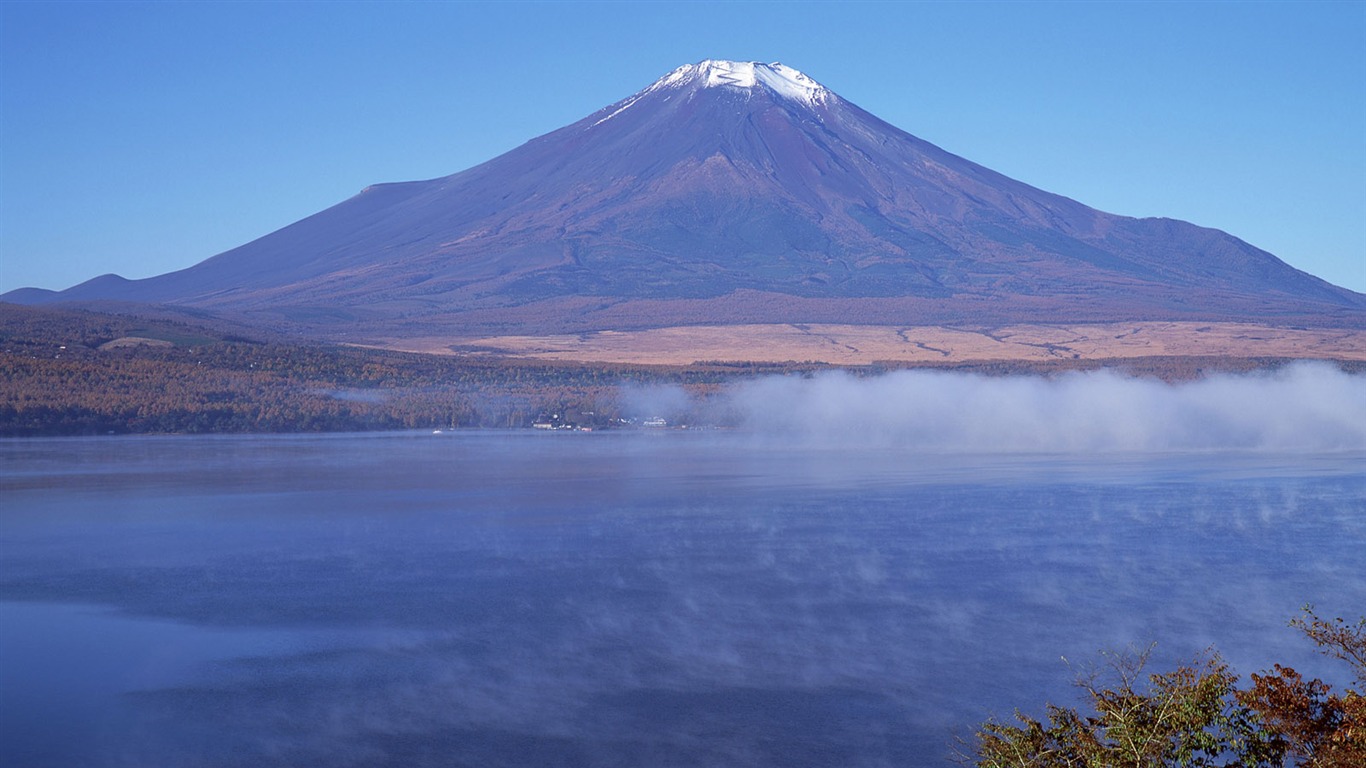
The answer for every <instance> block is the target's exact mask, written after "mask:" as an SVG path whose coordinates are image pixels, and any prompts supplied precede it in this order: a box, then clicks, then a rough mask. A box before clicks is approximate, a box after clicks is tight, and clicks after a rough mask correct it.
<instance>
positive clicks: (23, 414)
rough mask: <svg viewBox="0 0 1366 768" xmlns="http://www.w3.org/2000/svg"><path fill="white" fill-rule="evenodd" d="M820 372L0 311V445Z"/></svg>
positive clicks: (553, 408) (418, 425)
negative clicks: (371, 344)
mask: <svg viewBox="0 0 1366 768" xmlns="http://www.w3.org/2000/svg"><path fill="white" fill-rule="evenodd" d="M1286 362H1288V361H1287V360H1283V359H1277V358H1253V359H1243V358H1236V359H1233V358H1190V357H1184V358H1177V357H1152V358H1135V359H1125V360H1060V361H1057V362H1049V363H1039V362H1019V361H981V362H970V363H957V364H933V365H930V364H920V365H907V364H882V365H876V364H875V365H870V366H860V367H855V368H846V370H848V371H850V372H851V373H853V374H854V375H860V376H871V375H877V374H879V373H883V372H886V371H888V370H891V369H892V368H907V367H919V368H935V369H944V370H956V371H965V372H975V373H980V374H983V375H1007V374H1020V373H1033V374H1043V375H1052V374H1056V373H1059V372H1062V371H1067V370H1084V369H1093V368H1098V367H1104V366H1108V367H1114V368H1118V369H1121V370H1123V371H1126V372H1128V373H1130V374H1132V375H1138V376H1149V377H1155V378H1160V379H1164V380H1167V381H1176V380H1188V379H1192V378H1196V377H1199V376H1201V375H1204V374H1206V373H1208V372H1212V371H1247V370H1252V369H1257V368H1267V367H1274V366H1277V365H1281V364H1284V363H1286ZM832 367H834V366H831V365H828V364H825V363H821V362H811V361H786V362H781V363H718V362H706V361H699V362H697V363H694V364H692V365H687V366H650V365H623V364H601V363H566V362H546V361H537V360H528V359H519V358H510V357H498V356H493V355H488V354H466V355H430V354H417V353H405V352H395V351H388V350H381V349H373V348H365V347H357V346H342V345H329V344H323V343H319V342H311V341H300V340H297V339H288V338H282V337H279V336H274V335H271V334H269V333H267V332H264V331H257V330H256V329H250V328H243V327H240V326H228V325H225V324H223V323H221V322H215V321H213V320H211V319H195V318H192V317H187V316H170V317H168V316H165V315H162V316H151V317H149V316H139V315H128V314H115V313H110V312H93V311H85V310H72V309H51V308H40V307H24V306H18V305H13V304H0V436H6V437H21V436H41V435H102V434H126V433H242V432H330V431H364V430H394V429H449V428H466V427H483V428H519V427H530V426H532V425H534V424H538V423H539V424H541V425H542V426H545V425H552V426H556V427H571V428H572V427H577V428H595V429H601V428H609V427H626V426H629V425H630V421H629V420H630V419H632V418H633V417H636V416H649V415H654V414H630V413H628V412H627V411H626V409H625V406H624V404H623V398H622V392H623V391H624V390H626V389H630V388H641V387H650V386H656V385H659V386H673V387H678V388H680V389H681V390H682V391H684V392H686V393H687V394H688V395H689V396H690V397H692V398H700V399H705V398H706V397H707V396H708V395H710V394H713V393H715V392H717V391H718V390H720V389H721V388H723V387H724V386H725V385H726V384H727V383H729V382H734V381H738V380H741V379H745V378H752V377H755V376H763V375H810V374H812V373H814V372H816V371H820V370H824V369H829V368H832ZM1357 367H1361V366H1357ZM713 426H724V425H713Z"/></svg>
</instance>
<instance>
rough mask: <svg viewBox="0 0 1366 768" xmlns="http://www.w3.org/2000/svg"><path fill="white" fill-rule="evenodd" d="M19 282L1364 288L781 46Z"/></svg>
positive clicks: (475, 300) (852, 292)
mask: <svg viewBox="0 0 1366 768" xmlns="http://www.w3.org/2000/svg"><path fill="white" fill-rule="evenodd" d="M11 297H12V298H13V300H18V301H24V302H29V303H35V302H46V301H88V300H114V301H132V302H158V303H172V304H182V305H189V306H193V307H198V308H204V309H210V310H214V311H218V312H223V313H227V314H231V315H238V316H247V317H253V318H255V319H257V320H258V321H267V322H273V323H276V324H289V325H293V326H296V327H298V328H300V329H302V330H305V331H308V332H315V333H323V334H334V333H348V334H355V333H364V332H367V331H370V330H375V329H383V330H384V332H385V333H390V334H393V333H399V334H402V333H405V332H415V331H418V330H431V329H433V328H435V327H443V328H450V329H465V330H471V329H478V330H480V331H486V330H491V329H492V330H505V331H520V332H531V333H535V332H548V331H563V330H591V329H601V328H614V327H631V328H639V327H650V326H662V325H671V324H689V323H715V322H763V323H794V322H871V323H889V324H894V323H911V322H915V323H927V322H964V321H967V320H985V321H991V322H1004V321H1010V322H1020V321H1050V320H1051V321H1071V322H1076V321H1098V320H1125V319H1134V318H1141V319H1147V320H1161V319H1247V318H1257V319H1267V318H1268V317H1271V318H1282V319H1284V320H1285V321H1287V322H1301V323H1303V322H1318V321H1324V322H1328V323H1330V324H1344V323H1345V324H1347V325H1352V326H1360V325H1363V324H1366V319H1364V318H1366V296H1362V295H1360V294H1356V293H1353V292H1351V291H1347V290H1345V289H1341V288H1337V287H1335V286H1332V285H1330V284H1328V283H1326V282H1324V281H1322V280H1319V279H1317V278H1315V277H1312V276H1310V275H1308V274H1305V273H1303V272H1300V271H1298V270H1295V269H1293V268H1291V267H1289V266H1288V265H1286V264H1284V263H1283V262H1281V261H1280V260H1278V259H1276V258H1275V257H1274V256H1272V255H1271V254H1268V253H1266V252H1264V251H1261V250H1259V249H1257V248H1254V247H1252V246H1250V245H1248V244H1247V243H1244V242H1242V241H1240V240H1238V239H1236V238H1234V237H1231V236H1229V235H1227V234H1224V233H1222V232H1218V231H1215V230H1210V229H1203V228H1200V227H1196V226H1194V225H1191V224H1187V223H1185V222H1179V221H1173V220H1167V219H1133V218H1127V217H1122V216H1115V215H1110V214H1106V213H1101V212H1099V211H1096V210H1093V209H1091V208H1088V207H1086V206H1084V205H1082V204H1080V203H1078V202H1076V201H1073V200H1070V199H1067V198H1065V197H1061V196H1059V195H1054V194H1050V193H1047V192H1044V191H1041V190H1038V189H1035V188H1033V187H1030V186H1028V185H1026V184H1022V183H1020V182H1017V181H1014V180H1011V179H1009V178H1006V177H1004V176H1002V175H1000V174H998V173H995V172H993V171H991V170H989V169H986V168H983V167H981V166H979V165H976V164H974V163H971V162H969V161H967V160H964V159H963V158H960V157H957V156H955V155H952V154H950V153H948V152H945V151H944V150H942V149H939V148H938V147H936V146H934V145H932V144H929V143H928V142H925V141H922V140H920V139H917V138H916V137H914V136H911V135H909V134H907V133H905V132H903V131H901V130H899V129H897V128H895V127H893V126H891V125H888V124H887V123H885V122H883V121H881V120H879V119H877V118H876V117H874V116H872V115H870V114H868V113H867V112H865V111H863V110H862V109H860V108H858V107H857V106H855V105H853V104H851V103H849V102H847V101H845V100H843V99H842V98H840V97H839V96H838V95H837V94H835V93H833V92H831V91H829V90H828V89H826V88H824V87H822V86H821V85H819V84H818V83H816V82H815V81H813V80H811V79H810V78H808V77H806V76H805V75H803V74H801V73H799V72H797V71H796V70H793V69H791V68H788V67H784V66H782V65H778V64H756V63H745V62H725V61H703V62H700V63H698V64H694V65H688V66H684V67H680V68H679V69H677V70H675V71H673V72H672V73H670V74H668V75H666V76H665V77H663V78H661V79H660V80H658V81H656V82H655V83H654V84H653V85H651V86H650V87H648V88H646V89H645V90H643V91H641V92H640V93H637V94H635V95H633V96H631V97H630V98H628V99H625V100H623V101H620V102H617V103H616V104H613V105H610V106H608V107H605V108H603V109H601V110H599V111H598V112H595V113H594V114H592V115H589V116H588V117H586V118H584V119H583V120H580V121H579V122H576V123H574V124H572V125H569V126H566V127H565V128H562V129H560V130H557V131H554V132H552V133H549V134H546V135H545V136H542V137H540V138H537V139H534V140H532V141H530V142H528V143H527V144H525V145H523V146H521V147H519V148H517V149H515V150H513V151H511V152H508V153H506V154H504V155H502V156H500V157H497V158H495V159H493V160H490V161H489V162H487V163H484V164H482V165H479V166H476V167H474V168H471V169H468V170H466V171H462V172H460V173H456V174H454V175H451V176H446V177H443V178H438V179H432V180H428V181H420V182H409V183H400V184H381V185H376V186H373V187H370V188H367V189H366V190H364V191H362V192H361V193H360V194H359V195H357V196H355V197H353V198H351V199H349V200H346V201H344V202H342V203H340V204H338V205H336V206H334V207H332V208H329V209H327V210H325V211H322V212H320V213H318V214H316V215H314V216H311V217H308V218H306V219H303V220H302V221H299V222H297V223H295V224H292V225H290V226H288V227H285V228H284V229H281V230H279V231H277V232H274V233H272V234H269V235H267V236H265V237H262V238H260V239H258V240H256V241H253V242H251V243H248V244H246V245H243V246H241V247H239V248H235V249H233V250H231V251H227V252H225V253H223V254H220V255H218V256H215V257H213V258H211V259H208V260H207V261H204V262H202V263H200V264H198V265H195V266H193V267H190V268H189V269H185V270H182V271H179V272H174V273H170V274H166V275H161V276H158V277H154V278H149V279H146V280H137V281H127V280H123V279H122V278H118V277H117V276H104V277H101V278H96V279H95V280H92V281H89V282H87V283H84V284H82V285H79V286H76V287H74V288H71V289H68V290H67V291H63V292H59V293H54V294H51V295H35V294H34V293H33V292H28V293H19V292H16V294H11Z"/></svg>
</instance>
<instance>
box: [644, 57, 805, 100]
mask: <svg viewBox="0 0 1366 768" xmlns="http://www.w3.org/2000/svg"><path fill="white" fill-rule="evenodd" d="M688 83H698V84H699V85H701V87H703V88H716V87H727V88H757V87H765V88H767V89H768V90H770V91H773V92H774V93H776V94H778V95H779V96H782V97H784V98H788V99H792V100H793V101H799V102H802V103H803V104H807V105H816V104H819V103H821V102H823V101H825V99H826V97H827V96H828V95H829V93H830V92H829V91H827V90H826V89H825V86H823V85H821V84H820V83H818V82H816V81H815V80H812V79H811V78H809V77H807V76H806V75H804V74H802V73H801V72H798V71H797V70H795V69H793V68H792V67H789V66H786V65H783V64H779V63H778V62H776V61H775V62H773V63H771V64H764V63H762V62H758V61H721V60H716V59H707V60H705V61H700V62H698V63H696V64H686V65H684V66H681V67H679V68H678V69H675V70H674V71H672V72H670V73H669V74H667V75H665V76H664V77H662V78H660V79H659V80H657V81H655V84H654V85H652V86H650V87H649V88H648V89H646V90H647V91H653V90H656V89H658V88H671V87H672V88H677V87H680V86H683V85H685V84H688Z"/></svg>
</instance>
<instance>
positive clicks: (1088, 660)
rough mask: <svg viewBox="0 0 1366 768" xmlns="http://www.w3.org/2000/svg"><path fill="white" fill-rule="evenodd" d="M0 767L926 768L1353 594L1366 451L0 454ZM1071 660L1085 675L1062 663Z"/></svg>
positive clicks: (287, 441) (16, 444)
mask: <svg viewBox="0 0 1366 768" xmlns="http://www.w3.org/2000/svg"><path fill="white" fill-rule="evenodd" d="M0 502H2V505H0V763H4V764H6V765H27V766H48V765H50V766H70V765H91V766H124V765H130V766H131V765H194V766H261V765H294V766H301V765H328V766H422V765H433V766H436V765H441V766H446V765H470V766H523V765H540V766H674V765H676V766H694V765H746V766H808V765H809V766H834V765H839V766H865V765H866V766H883V765H900V766H942V765H947V764H949V758H950V755H951V753H952V750H953V744H954V739H955V737H962V736H968V735H970V734H971V732H972V729H973V726H974V725H975V724H976V723H979V722H980V721H981V720H983V719H984V718H986V717H988V716H989V715H992V714H997V715H1001V716H1009V714H1010V713H1011V711H1012V710H1013V709H1014V708H1015V707H1017V706H1018V707H1020V708H1022V709H1025V710H1027V711H1031V712H1036V713H1037V712H1039V711H1040V708H1041V705H1042V703H1043V702H1044V701H1045V700H1053V701H1058V702H1062V703H1075V700H1074V699H1073V689H1072V687H1071V681H1072V680H1073V679H1074V678H1075V677H1076V676H1077V675H1078V674H1079V673H1081V672H1083V671H1084V670H1085V669H1086V668H1088V667H1089V665H1090V664H1092V663H1093V662H1095V661H1096V660H1097V659H1098V656H1097V652H1098V651H1101V650H1105V649H1112V650H1113V649H1123V648H1125V647H1128V646H1131V645H1138V646H1140V647H1141V646H1146V645H1147V644H1148V643H1154V642H1155V643H1157V648H1156V651H1155V657H1156V661H1157V663H1158V664H1159V665H1163V664H1169V663H1171V662H1174V661H1178V660H1184V659H1189V658H1190V657H1192V656H1193V655H1195V654H1196V653H1198V652H1200V651H1201V650H1202V649H1204V648H1206V647H1208V646H1211V645H1214V646H1217V647H1218V649H1219V650H1220V651H1221V652H1222V653H1223V655H1224V656H1225V658H1227V659H1228V660H1229V661H1230V662H1231V663H1232V664H1233V665H1234V667H1235V668H1236V669H1237V670H1238V671H1239V672H1240V673H1242V674H1243V675H1244V676H1246V674H1248V673H1250V672H1254V671H1259V670H1261V669H1263V668H1266V667H1269V666H1270V665H1271V664H1272V663H1273V662H1282V663H1290V664H1291V665H1293V666H1295V667H1297V668H1301V669H1303V670H1305V671H1307V672H1310V673H1312V674H1318V675H1322V676H1325V677H1330V678H1331V677H1333V676H1335V675H1336V677H1337V679H1341V677H1342V675H1341V674H1339V673H1338V671H1337V668H1336V667H1334V666H1333V665H1332V663H1330V662H1328V661H1326V660H1323V659H1321V658H1320V657H1318V656H1316V655H1315V654H1314V653H1313V651H1312V649H1311V648H1310V647H1309V646H1308V643H1307V642H1305V641H1303V640H1302V639H1301V638H1300V637H1298V636H1297V634H1296V633H1295V632H1294V631H1293V630H1291V629H1288V628H1286V626H1285V624H1286V622H1287V621H1288V620H1289V619H1290V618H1292V617H1294V616H1295V615H1297V613H1298V610H1299V608H1300V606H1302V605H1304V604H1306V603H1314V604H1317V605H1318V606H1319V607H1320V608H1321V609H1322V610H1323V611H1324V612H1325V613H1327V614H1331V615H1338V614H1345V615H1348V616H1357V615H1359V614H1360V613H1362V612H1363V606H1366V577H1363V574H1366V454H1363V453H1361V452H1360V451H1346V452H1295V453H1277V452H1272V451H1240V452H1219V451H1186V452H1165V451H1148V452H1123V451H1116V452H1091V453H1088V452H1083V451H1078V452H1073V453H1029V452H1014V453H1000V454H992V453H966V452H963V453H944V452H933V451H916V450H913V449H896V448H894V447H893V448H888V447H886V446H883V447H879V448H868V449H863V450H860V449H858V448H855V447H851V446H850V445H849V444H847V443H845V444H842V445H841V446H840V447H839V448H822V447H819V446H818V445H814V444H811V443H809V442H807V443H803V444H801V445H795V444H794V445H785V444H783V443H782V442H781V441H774V440H760V439H757V438H756V437H755V436H754V435H750V434H746V433H744V432H721V431H710V432H703V431H677V430H655V431H623V432H595V433H591V434H590V433H550V432H543V431H526V432H454V433H451V432H447V433H445V434H431V433H425V432H424V433H386V434H365V435H327V436H243V437H226V436H214V437H191V436H168V437H108V438H69V439H43V440H6V441H0ZM1064 657H1065V659H1066V661H1064Z"/></svg>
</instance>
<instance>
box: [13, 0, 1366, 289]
mask: <svg viewBox="0 0 1366 768" xmlns="http://www.w3.org/2000/svg"><path fill="white" fill-rule="evenodd" d="M704 58H723V59H741V60H762V61H781V62H783V63H785V64H788V65H790V66H793V67H795V68H797V69H799V70H802V71H803V72H805V73H806V74H808V75H810V76H811V77H813V78H815V79H816V80H818V81H820V82H821V83H823V84H824V85H825V86H827V87H829V88H831V89H832V90H834V91H835V92H837V93H839V94H840V95H842V96H844V97H845V98H846V99H849V100H850V101H853V102H854V103H856V104H858V105H860V106H862V107H863V108H865V109H867V110H869V111H870V112H872V113H874V114H876V115H878V116H879V117H882V118H883V119H885V120H887V121H888V122H890V123H892V124H893V125H896V126H898V127H900V128H903V129H904V130H906V131H909V132H910V133H912V134H915V135H917V136H919V137H921V138H923V139H926V140H928V141H931V142H933V143H935V144H938V145H939V146H941V147H943V148H945V149H947V150H949V151H951V152H954V153H956V154H959V155H962V156H963V157H966V158H968V159H970V160H973V161H976V162H978V163H981V164H983V165H986V166H988V167H990V168H993V169H995V170H997V171H1000V172H1002V173H1005V174H1006V175H1008V176H1011V177H1014V178H1016V179H1019V180H1021V181H1024V182H1027V183H1029V184H1032V185H1034V186H1037V187H1040V188H1043V189H1046V190H1048V191H1050V192H1056V193H1059V194H1063V195H1066V196H1068V197H1071V198H1074V199H1076V200H1079V201H1081V202H1083V203H1085V204H1087V205H1090V206H1093V207H1095V208H1099V209H1101V210H1105V211H1109V212H1112V213H1120V214H1125V215H1130V216H1168V217H1172V218H1178V219H1184V220H1187V221H1191V222H1194V223H1196V224H1200V225H1203V226H1209V227H1216V228H1219V229H1223V230H1225V231H1227V232H1230V233H1232V234H1234V235H1236V236H1238V237H1240V238H1242V239H1244V240H1246V241H1248V242H1250V243H1252V244H1253V245H1256V246H1258V247H1260V248H1264V249H1266V250H1268V251H1270V252H1272V253H1274V254H1276V255H1277V256H1279V257H1281V258H1282V259H1284V260H1285V261H1287V262H1289V263H1290V264H1292V265H1294V266H1296V267H1299V268H1301V269H1304V270H1306V271H1309V272H1311V273H1314V274H1316V275H1319V276H1320V277H1323V278H1325V279H1327V280H1330V281H1332V282H1334V283H1337V284H1339V285H1343V286H1346V287H1349V288H1352V289H1354V290H1357V291H1363V292H1366V2H1361V1H1360V0H1351V1H1349V2H1296V3H1278V2H1247V3H1239V2H1205V3H1176V2H1161V3H1158V2H1153V3H1120V2H1108V3H1082V2H1072V3H1030V2H1006V3H993V2H957V3H930V2H925V3H897V2H863V3H860V2H839V3H824V2H752V3H702V2H689V3H665V2H659V3H647V2H599V3H576V2H557V3H540V2H523V3H517V2H502V3H440V2H426V3H411V4H401V3H394V2H383V3H369V2H337V3H326V2H291V3H271V2H232V3H213V2H185V3H170V2H164V3H163V2H158V3H121V2H110V1H108V0H104V1H102V2H92V3H85V2H42V3H23V2H13V0H0V291H5V290H9V289H11V288H17V287H20V286H38V287H43V288H65V287H68V286H70V285H73V284H75V283H78V282H81V281H83V280H86V279H89V278H91V277H94V276H96V275H99V274H103V273H107V272H115V273H118V274H121V275H123V276H125V277H130V278H138V277H147V276H150V275H154V274H159V273H162V272H167V271H171V270H174V269H179V268H183V267H187V266H190V265H191V264H194V263H196V262H199V261H201V260H203V259H205V258H208V257H210V256H212V255H214V254H216V253H219V252H221V251H224V250H227V249H229V248H232V247H234V246H237V245H240V244H242V243H244V242H247V241H249V240H252V239H255V238H257V237H259V236H261V235H264V234H266V233H268V232H270V231H272V230H275V229H278V228H280V227H282V226H284V225H286V224H289V223H291V222H293V221H296V220H298V219H300V218H303V217H305V216H307V215H309V214H312V213H315V212H317V211H319V210H321V209H323V208H326V207H327V206H330V205H332V204H334V203H337V202H340V201H341V200H343V199H345V198H347V197H350V196H351V195H353V194H355V193H356V192H358V191H360V190H361V189H362V188H363V187H365V186H367V185H369V184H372V183H376V182H384V181H404V180H412V179H423V178H432V177H436V176H444V175H447V174H450V173H454V172H456V171H459V170H463V169H464V168H467V167H470V166H472V165H475V164H478V163H480V162H482V161H484V160H487V159H490V158H492V157H494V156H496V155H498V154H500V153H502V152H505V151H507V150H509V149H512V148H513V147H515V146H517V145H519V144H521V143H523V142H525V141H527V140H528V139H531V138H533V137H535V136H538V135H540V134H543V133H546V132H548V131H551V130H553V129H555V128H558V127H560V126H563V125H566V124H568V123H570V122H573V121H574V120H577V119H579V118H581V117H584V116H586V115H587V114H589V113H590V112H593V111H594V110H596V109H598V108H600V107H602V106H605V105H607V104H609V103H611V102H614V101H617V100H619V99H622V98H624V97H626V96H629V95H630V94H631V93H633V92H635V91H637V90H639V89H641V88H643V87H645V86H646V85H649V84H650V83H651V82H652V81H654V80H655V79H656V78H658V77H660V76H662V75H663V74H665V73H666V72H668V71H669V70H671V69H673V68H674V67H677V66H679V65H681V64H685V63H690V62H694V61H698V60H701V59H704Z"/></svg>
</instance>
